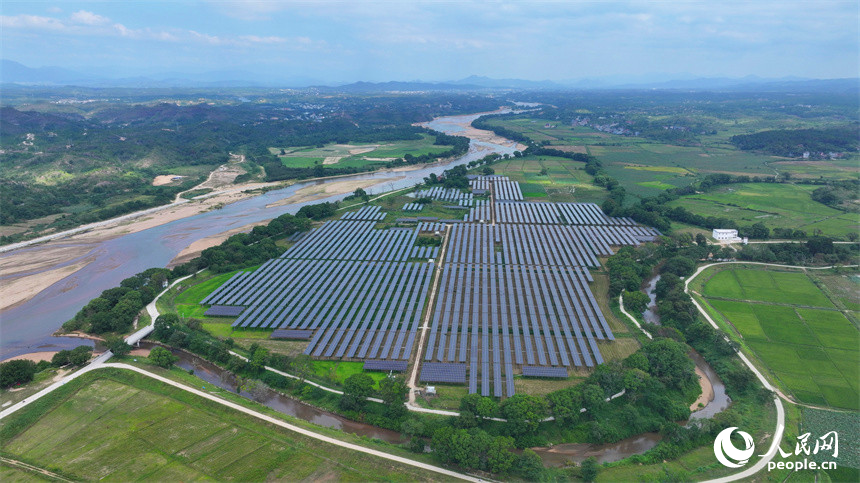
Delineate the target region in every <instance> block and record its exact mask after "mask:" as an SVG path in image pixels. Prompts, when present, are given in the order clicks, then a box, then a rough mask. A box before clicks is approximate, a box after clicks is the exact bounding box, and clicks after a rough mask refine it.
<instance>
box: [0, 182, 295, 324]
mask: <svg viewBox="0 0 860 483" xmlns="http://www.w3.org/2000/svg"><path fill="white" fill-rule="evenodd" d="M281 184H282V183H249V184H244V185H236V186H235V187H232V188H231V189H230V190H228V191H225V192H224V193H220V194H217V195H214V196H211V197H209V198H206V199H202V200H195V201H191V202H187V203H181V204H176V205H173V206H171V207H170V208H166V209H163V210H160V211H157V212H155V213H151V214H148V215H145V216H142V217H140V218H134V219H131V220H124V221H121V222H118V223H115V224H108V225H106V226H101V227H97V228H93V229H92V230H89V231H86V232H83V233H78V234H76V235H72V236H69V237H67V238H62V239H58V240H51V241H49V242H47V243H44V244H41V245H35V246H32V247H28V248H26V249H19V250H15V251H12V252H8V253H6V254H3V256H0V276H2V277H3V280H2V283H0V311H2V310H7V309H10V308H12V307H14V306H17V305H20V304H22V303H24V302H26V301H28V300H30V299H31V298H33V297H34V296H36V295H37V294H38V293H39V292H41V291H42V290H44V289H46V288H48V287H49V286H51V285H53V284H54V283H56V282H59V281H61V280H63V279H64V278H66V277H68V276H69V275H72V274H73V273H75V272H77V271H78V270H80V269H82V268H84V267H85V266H86V265H87V264H88V263H90V262H91V261H92V260H93V259H94V258H95V257H96V256H97V254H96V253H93V254H92V255H91V256H89V257H85V256H86V255H87V254H88V253H89V252H90V251H92V250H93V249H94V248H96V247H97V246H98V245H99V244H100V243H102V242H105V241H107V240H110V239H113V238H116V237H119V236H123V235H127V234H129V233H136V232H139V231H143V230H147V229H149V228H154V227H156V226H160V225H164V224H166V223H170V222H172V221H176V220H179V219H182V218H187V217H190V216H194V215H198V214H200V213H203V212H206V211H210V210H212V209H215V208H217V207H219V206H223V205H226V204H229V203H234V202H236V201H240V200H243V199H246V198H250V197H252V196H256V195H257V194H258V193H248V192H247V191H248V190H255V189H259V188H264V187H270V186H277V185H281ZM250 228H251V227H248V229H249V230H250ZM228 236H229V235H228ZM226 238H227V236H225V237H223V238H222V240H223V239H226ZM217 243H220V241H218V242H217ZM217 243H214V244H217ZM210 246H212V245H210ZM205 248H207V247H206V246H204V247H203V248H200V249H199V250H198V251H197V253H198V254H199V252H200V251H202V250H203V249H205ZM81 257H85V258H81ZM76 258H81V260H80V261H78V262H76V263H73V264H70V265H66V266H64V267H59V265H62V264H64V263H68V262H69V260H74V259H76Z"/></svg>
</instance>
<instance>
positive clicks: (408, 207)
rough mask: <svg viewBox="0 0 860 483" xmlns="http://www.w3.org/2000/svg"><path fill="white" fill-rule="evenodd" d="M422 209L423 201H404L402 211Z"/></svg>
mask: <svg viewBox="0 0 860 483" xmlns="http://www.w3.org/2000/svg"><path fill="white" fill-rule="evenodd" d="M423 209H424V204H423V203H406V204H405V205H403V211H421V210H423Z"/></svg>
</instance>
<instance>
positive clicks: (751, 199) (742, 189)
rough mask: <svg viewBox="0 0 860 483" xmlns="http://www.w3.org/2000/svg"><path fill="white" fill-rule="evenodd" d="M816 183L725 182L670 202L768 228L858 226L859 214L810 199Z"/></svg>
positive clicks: (828, 230)
mask: <svg viewBox="0 0 860 483" xmlns="http://www.w3.org/2000/svg"><path fill="white" fill-rule="evenodd" d="M815 188H816V186H807V185H794V184H772V183H744V184H734V185H726V186H723V187H721V188H719V189H717V190H714V191H711V192H708V193H701V194H695V195H689V196H684V197H681V198H680V199H678V200H675V201H672V202H671V203H669V206H670V207H676V206H683V207H684V208H686V209H687V210H689V211H690V212H692V213H694V214H697V215H702V216H705V217H708V216H717V217H723V218H730V219H732V220H735V221H737V222H738V223H740V224H753V223H758V222H761V223H764V225H765V226H767V227H768V228H771V229H773V228H792V229H800V230H804V231H806V232H807V233H808V234H810V235H811V234H813V231H814V230H816V229H818V230H821V232H822V233H823V234H824V235H831V236H841V235H846V234H848V233H850V232H854V231H857V230H858V229H860V215H858V214H850V213H845V212H843V211H840V210H837V209H834V208H831V207H829V206H826V205H823V204H821V203H819V202H817V201H815V200H813V199H812V196H811V192H812V191H813V190H814V189H815Z"/></svg>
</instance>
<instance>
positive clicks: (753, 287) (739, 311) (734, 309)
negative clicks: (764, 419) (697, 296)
mask: <svg viewBox="0 0 860 483" xmlns="http://www.w3.org/2000/svg"><path fill="white" fill-rule="evenodd" d="M702 276H703V277H705V278H706V280H707V281H706V282H704V284H703V287H702V294H703V295H704V296H705V297H706V301H707V303H708V304H710V306H711V307H712V308H713V309H715V310H716V311H717V312H718V313H719V315H720V316H722V317H724V318H725V319H726V320H727V321H728V322H729V323H730V324H731V327H732V328H733V329H734V330H735V331H736V332H737V334H739V335H740V336H741V337H742V338H743V342H744V344H745V345H746V346H747V347H748V348H749V349H750V350H752V351H753V352H755V355H756V356H757V358H758V359H759V360H760V361H761V362H762V363H764V364H765V365H766V366H767V369H768V370H769V371H770V372H771V374H772V375H773V376H774V377H775V378H776V379H777V380H778V381H779V383H780V385H782V386H783V387H784V388H785V389H787V390H788V391H790V392H791V393H792V394H793V395H794V396H795V397H796V398H797V399H798V400H799V401H801V402H805V403H808V404H815V405H828V406H833V407H837V408H847V409H858V408H860V398H858V394H860V331H858V328H857V326H856V325H855V324H854V323H852V322H851V321H850V320H849V319H848V318H847V317H846V315H845V313H843V311H842V310H840V309H839V308H838V307H837V305H834V303H833V301H832V300H831V299H830V298H829V297H828V294H827V293H825V291H823V290H822V289H820V288H819V287H818V286H816V284H815V283H814V282H813V280H812V279H810V277H809V276H808V275H806V274H805V273H800V272H782V271H780V272H778V271H772V270H766V269H752V268H733V269H726V270H721V271H717V272H716V273H715V274H714V273H713V272H711V273H705V274H703V275H702ZM828 277H836V276H832V275H831V276H828ZM849 283H853V282H849ZM825 290H826V286H825ZM828 293H831V294H832V293H833V292H832V291H829V290H828ZM838 301H839V300H838V299H837V302H838Z"/></svg>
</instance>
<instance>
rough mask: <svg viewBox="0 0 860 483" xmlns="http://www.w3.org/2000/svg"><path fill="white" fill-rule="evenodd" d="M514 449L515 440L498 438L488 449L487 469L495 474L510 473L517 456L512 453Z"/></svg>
mask: <svg viewBox="0 0 860 483" xmlns="http://www.w3.org/2000/svg"><path fill="white" fill-rule="evenodd" d="M513 447H514V438H511V437H508V436H496V437H495V438H493V440H492V441H491V442H490V446H489V448H487V469H488V470H490V471H492V472H493V473H498V474H505V473H507V472H508V471H510V469H511V467H513V465H514V461H515V460H516V455H515V454H514V453H513V452H511V449H512V448H513Z"/></svg>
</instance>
